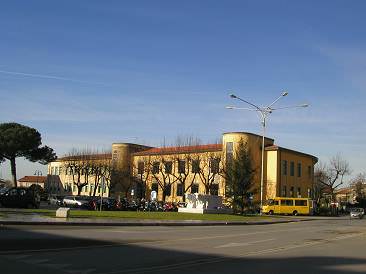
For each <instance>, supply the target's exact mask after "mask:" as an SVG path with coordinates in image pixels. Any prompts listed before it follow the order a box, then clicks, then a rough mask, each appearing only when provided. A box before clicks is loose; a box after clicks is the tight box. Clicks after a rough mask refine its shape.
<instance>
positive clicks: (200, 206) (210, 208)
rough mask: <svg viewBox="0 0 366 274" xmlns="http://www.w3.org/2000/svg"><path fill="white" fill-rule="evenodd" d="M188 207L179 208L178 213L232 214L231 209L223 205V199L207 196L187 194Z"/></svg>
mask: <svg viewBox="0 0 366 274" xmlns="http://www.w3.org/2000/svg"><path fill="white" fill-rule="evenodd" d="M186 202H187V207H180V208H178V212H184V213H201V214H203V213H231V212H232V210H231V209H230V208H225V207H223V205H222V197H221V196H215V195H205V194H198V193H194V194H188V193H186Z"/></svg>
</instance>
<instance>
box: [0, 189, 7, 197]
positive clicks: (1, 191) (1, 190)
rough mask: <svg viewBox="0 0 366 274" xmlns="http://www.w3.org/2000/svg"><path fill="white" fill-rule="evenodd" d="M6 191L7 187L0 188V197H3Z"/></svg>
mask: <svg viewBox="0 0 366 274" xmlns="http://www.w3.org/2000/svg"><path fill="white" fill-rule="evenodd" d="M8 190H9V188H7V187H3V188H0V196H1V195H4V194H5V193H6V192H7V191H8Z"/></svg>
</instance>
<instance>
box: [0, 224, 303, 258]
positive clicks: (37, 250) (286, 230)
mask: <svg viewBox="0 0 366 274" xmlns="http://www.w3.org/2000/svg"><path fill="white" fill-rule="evenodd" d="M303 230H305V228H304V227H301V228H292V229H278V230H268V231H256V232H247V233H239V234H229V235H228V234H224V235H214V236H204V237H191V238H180V239H169V240H157V241H154V240H151V241H141V242H138V241H137V242H130V243H129V242H122V243H113V244H104V245H88V246H75V247H61V248H44V249H28V250H10V251H0V255H7V254H19V253H36V252H62V251H68V250H83V249H90V248H105V247H118V246H129V245H142V244H150V245H151V244H153V245H158V246H161V245H166V244H170V243H174V242H182V241H197V240H210V239H220V238H233V237H240V236H250V235H256V234H268V233H276V232H289V231H303Z"/></svg>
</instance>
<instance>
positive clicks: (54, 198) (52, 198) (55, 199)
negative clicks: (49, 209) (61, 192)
mask: <svg viewBox="0 0 366 274" xmlns="http://www.w3.org/2000/svg"><path fill="white" fill-rule="evenodd" d="M47 201H48V204H49V205H57V206H60V205H62V201H63V196H58V195H54V194H51V195H49V196H48V199H47Z"/></svg>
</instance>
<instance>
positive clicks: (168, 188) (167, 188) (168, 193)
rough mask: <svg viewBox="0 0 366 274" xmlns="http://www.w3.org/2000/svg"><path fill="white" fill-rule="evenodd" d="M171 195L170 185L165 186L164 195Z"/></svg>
mask: <svg viewBox="0 0 366 274" xmlns="http://www.w3.org/2000/svg"><path fill="white" fill-rule="evenodd" d="M171 194H172V185H168V186H165V195H166V196H170V195H171Z"/></svg>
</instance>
